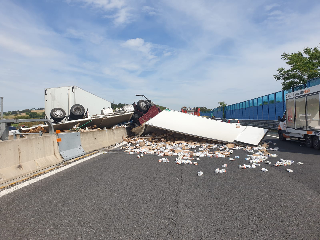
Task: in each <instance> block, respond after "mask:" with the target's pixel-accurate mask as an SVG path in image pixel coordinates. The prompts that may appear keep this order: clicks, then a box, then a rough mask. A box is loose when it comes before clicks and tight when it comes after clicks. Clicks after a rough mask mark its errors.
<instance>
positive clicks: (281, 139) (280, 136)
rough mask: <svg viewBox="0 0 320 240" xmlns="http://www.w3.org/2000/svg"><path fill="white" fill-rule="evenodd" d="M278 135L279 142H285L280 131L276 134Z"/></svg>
mask: <svg viewBox="0 0 320 240" xmlns="http://www.w3.org/2000/svg"><path fill="white" fill-rule="evenodd" d="M278 134H279V140H280V141H286V138H285V137H284V136H283V133H282V131H281V130H280V131H279V132H278Z"/></svg>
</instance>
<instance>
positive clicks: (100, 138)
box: [80, 128, 128, 153]
mask: <svg viewBox="0 0 320 240" xmlns="http://www.w3.org/2000/svg"><path fill="white" fill-rule="evenodd" d="M126 136H128V134H127V129H126V128H116V129H107V130H97V131H90V132H82V133H81V134H80V138H81V145H82V147H83V149H84V151H85V152H86V153H88V152H92V151H94V150H98V149H101V148H104V147H109V146H111V145H114V144H116V143H120V142H122V140H123V138H124V137H126Z"/></svg>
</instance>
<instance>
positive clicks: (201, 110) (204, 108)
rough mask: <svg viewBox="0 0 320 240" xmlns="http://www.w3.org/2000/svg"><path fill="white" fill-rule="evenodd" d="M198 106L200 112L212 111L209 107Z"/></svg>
mask: <svg viewBox="0 0 320 240" xmlns="http://www.w3.org/2000/svg"><path fill="white" fill-rule="evenodd" d="M199 108H200V112H204V113H205V112H211V111H212V109H209V108H206V107H199ZM196 109H198V108H196Z"/></svg>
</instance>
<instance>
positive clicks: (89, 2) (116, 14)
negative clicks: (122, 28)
mask: <svg viewBox="0 0 320 240" xmlns="http://www.w3.org/2000/svg"><path fill="white" fill-rule="evenodd" d="M71 2H82V3H83V4H84V6H86V7H92V8H94V9H98V10H102V11H104V12H106V13H107V14H106V15H104V17H105V18H111V19H113V20H114V24H115V25H117V26H118V25H124V24H128V23H130V22H132V21H134V14H133V12H134V9H133V8H132V7H130V6H132V5H134V4H132V2H131V1H127V0H68V3H71Z"/></svg>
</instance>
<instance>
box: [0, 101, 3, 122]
mask: <svg viewBox="0 0 320 240" xmlns="http://www.w3.org/2000/svg"><path fill="white" fill-rule="evenodd" d="M0 111H1V115H0V119H3V97H0Z"/></svg>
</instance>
